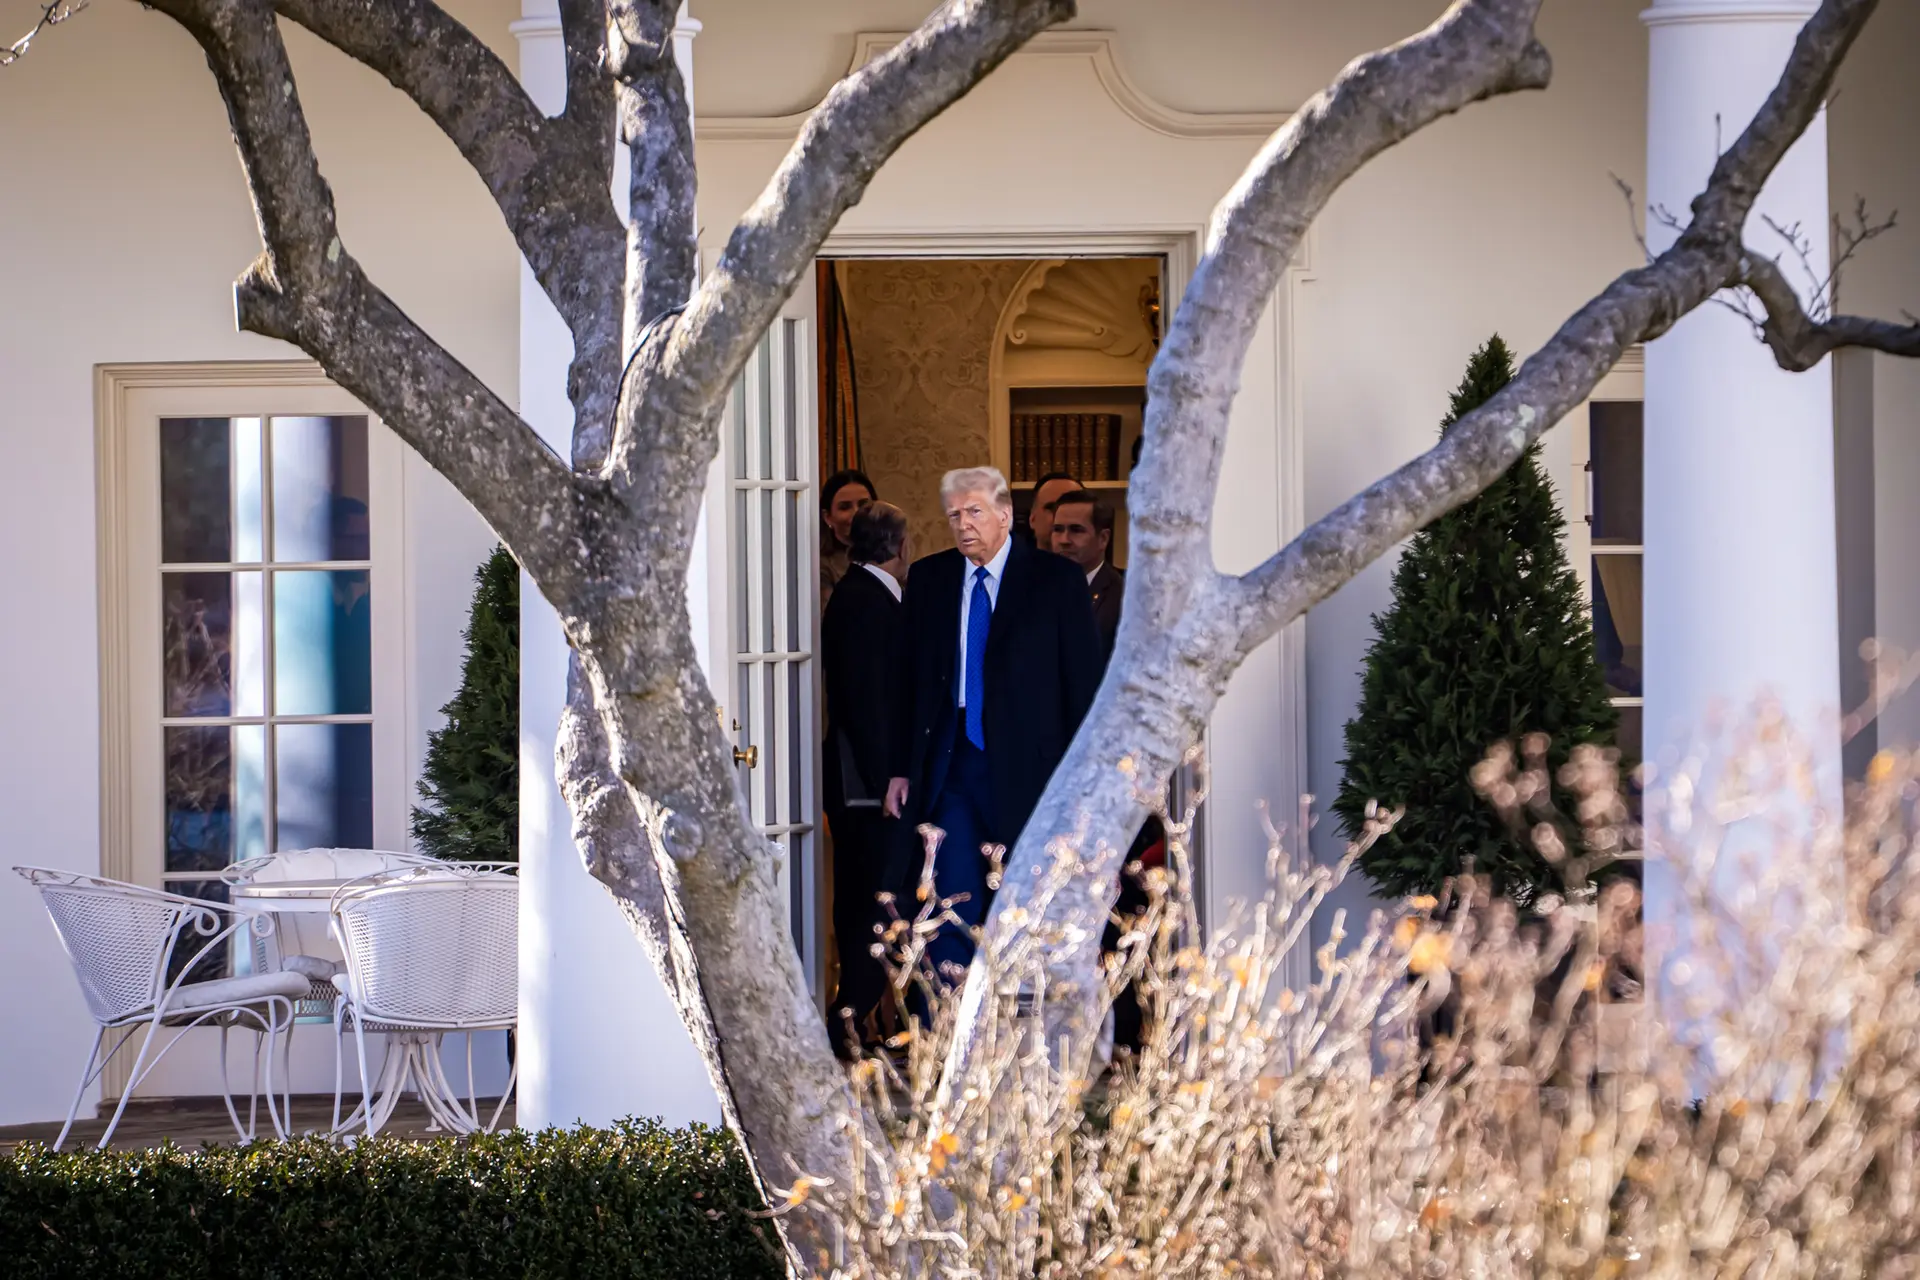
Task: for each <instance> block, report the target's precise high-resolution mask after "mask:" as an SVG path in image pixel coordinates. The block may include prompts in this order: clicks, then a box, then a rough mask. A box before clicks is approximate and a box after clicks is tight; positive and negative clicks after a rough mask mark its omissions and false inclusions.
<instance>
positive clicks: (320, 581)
mask: <svg viewBox="0 0 1920 1280" xmlns="http://www.w3.org/2000/svg"><path fill="white" fill-rule="evenodd" d="M369 618H370V607H369V600H368V581H367V571H366V570H365V569H330V570H329V569H298V570H282V571H280V572H278V573H276V574H274V575H273V707H274V712H275V714H277V715H283V716H326V715H368V714H370V713H371V712H372V711H373V632H372V627H371V624H370V621H369Z"/></svg>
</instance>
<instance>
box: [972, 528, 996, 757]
mask: <svg viewBox="0 0 1920 1280" xmlns="http://www.w3.org/2000/svg"><path fill="white" fill-rule="evenodd" d="M992 622H993V597H992V596H990V595H988V594H987V568H986V566H985V565H982V566H980V567H979V568H978V569H975V570H974V571H973V600H972V601H971V602H970V603H969V604H968V605H967V673H966V679H967V741H968V742H971V743H972V744H973V745H974V746H975V747H977V748H979V749H980V750H981V751H985V750H986V749H987V730H986V726H985V725H983V724H982V723H981V718H982V717H983V716H984V715H985V714H986V710H987V627H988V626H989V625H990V624H991V623H992Z"/></svg>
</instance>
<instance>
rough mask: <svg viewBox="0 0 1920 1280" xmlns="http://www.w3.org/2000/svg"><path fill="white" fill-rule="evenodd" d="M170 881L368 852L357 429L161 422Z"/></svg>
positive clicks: (365, 577) (368, 729)
mask: <svg viewBox="0 0 1920 1280" xmlns="http://www.w3.org/2000/svg"><path fill="white" fill-rule="evenodd" d="M159 430H160V439H159V463H160V465H159V477H158V479H159V486H160V494H159V497H160V504H159V506H160V544H161V545H160V566H159V572H160V577H161V582H160V604H161V618H160V622H161V627H160V635H159V637H158V643H159V646H160V649H161V652H160V654H159V658H160V662H161V667H162V672H161V681H160V687H161V698H162V703H163V705H162V707H161V719H160V731H161V735H162V738H163V743H162V760H163V774H164V779H163V785H162V795H163V804H164V808H165V814H164V844H165V848H164V862H163V864H162V879H163V880H164V881H165V882H167V885H168V887H169V888H171V889H174V890H175V891H178V892H185V893H192V894H202V893H212V892H213V891H214V888H215V886H214V885H213V884H212V883H211V879H212V875H213V873H215V872H218V871H219V870H220V868H222V867H224V866H226V865H227V864H228V863H230V862H235V861H238V860H239V859H242V858H248V857H253V856H256V855H259V854H263V853H268V852H272V851H275V850H280V849H298V848H308V847H314V846H348V847H360V848H365V847H369V846H371V845H372V843H373V638H372V627H371V616H372V614H371V611H372V609H373V607H374V602H373V600H372V599H371V591H370V571H371V568H372V547H371V541H370V538H371V533H370V521H371V518H372V515H373V512H372V511H371V509H370V492H369V484H368V479H369V459H368V432H369V423H368V420H367V418H366V417H365V416H364V415H343V416H330V417H329V416H285V417H271V416H263V417H231V418H201V417H193V418H189V417H163V418H161V419H160V423H159Z"/></svg>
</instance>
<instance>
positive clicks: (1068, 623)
mask: <svg viewBox="0 0 1920 1280" xmlns="http://www.w3.org/2000/svg"><path fill="white" fill-rule="evenodd" d="M971 569H972V566H971V565H970V564H968V563H967V561H966V559H965V557H963V556H962V555H961V554H960V553H959V552H958V551H942V552H939V553H938V554H936V555H931V556H927V557H926V558H925V559H922V560H919V561H916V562H915V564H914V566H913V572H912V573H911V574H910V575H909V577H908V582H909V584H910V585H909V586H908V588H907V661H906V662H905V663H903V664H902V684H901V691H900V694H899V696H898V697H897V699H896V701H895V713H896V715H898V716H899V720H898V722H897V723H898V728H897V730H896V733H897V737H896V739H895V748H894V751H895V754H894V769H893V773H894V776H895V777H902V778H906V779H907V781H908V787H909V790H908V796H907V810H908V812H907V814H906V816H907V818H908V822H907V824H906V825H907V829H908V830H909V831H911V830H912V829H913V827H914V826H916V825H917V824H919V823H921V822H924V821H926V819H927V815H928V814H929V813H931V811H932V806H933V802H934V800H935V799H936V798H937V797H938V795H939V793H940V788H941V786H942V785H943V784H944V783H945V781H946V776H947V762H948V761H949V760H950V759H951V758H952V755H953V739H954V732H955V725H956V724H957V711H958V708H957V707H956V706H955V705H954V704H955V701H956V700H957V698H958V695H959V691H958V689H957V688H956V683H955V682H956V681H957V680H958V679H959V678H960V677H959V674H958V673H957V672H956V670H955V668H956V667H957V666H958V665H959V655H960V584H961V582H962V581H963V580H964V578H965V575H966V574H967V573H968V572H970V571H971ZM1099 684H1100V632H1099V629H1098V628H1097V627H1096V626H1095V624H1094V620H1093V598H1092V596H1091V595H1090V594H1089V593H1088V591H1087V580H1086V575H1085V574H1083V573H1082V572H1081V571H1080V568H1079V566H1077V565H1075V564H1074V563H1073V562H1072V561H1070V560H1068V559H1066V558H1065V557H1063V556H1056V555H1053V554H1051V553H1047V552H1041V551H1035V550H1034V549H1033V548H1031V547H1028V546H1027V545H1025V544H1024V543H1022V542H1020V541H1019V540H1018V539H1015V540H1014V542H1013V547H1012V550H1011V551H1009V552H1008V555H1007V568H1006V576H1005V578H1004V579H1003V580H1002V581H1001V584H1000V596H999V599H998V601H997V602H996V603H995V605H994V610H993V622H992V625H991V626H990V627H989V628H988V631H987V668H986V699H987V705H986V706H985V708H983V710H982V713H981V715H982V721H983V724H982V727H983V729H984V731H985V733H986V739H987V752H986V754H987V771H988V773H989V775H990V776H991V778H992V783H993V813H992V814H991V815H989V817H990V838H991V839H992V840H993V841H994V842H995V843H998V844H1005V845H1009V846H1011V845H1012V844H1013V842H1014V841H1015V840H1016V839H1018V838H1019V835H1020V829H1021V828H1022V827H1024V826H1026V824H1027V818H1028V817H1029V816H1030V815H1031V814H1032V813H1033V808H1034V806H1035V805H1036V804H1038V803H1039V802H1040V793H1041V792H1042V791H1044V790H1045V789H1046V786H1047V779H1048V778H1050V777H1052V776H1053V770H1054V767H1055V766H1056V765H1058V764H1059V763H1060V758H1061V757H1062V756H1064V755H1065V754H1066V752H1067V744H1068V743H1070V742H1071V741H1073V735H1074V732H1075V730H1077V729H1078V728H1079V727H1080V721H1081V720H1082V718H1084V717H1085V716H1086V714H1087V708H1088V707H1090V706H1092V705H1093V694H1094V690H1096V689H1097V688H1098V687H1099Z"/></svg>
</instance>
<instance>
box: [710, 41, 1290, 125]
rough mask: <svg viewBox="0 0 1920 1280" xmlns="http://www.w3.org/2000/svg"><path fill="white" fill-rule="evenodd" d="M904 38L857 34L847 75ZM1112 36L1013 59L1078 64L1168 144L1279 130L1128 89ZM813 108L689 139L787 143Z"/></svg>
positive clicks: (1247, 114)
mask: <svg viewBox="0 0 1920 1280" xmlns="http://www.w3.org/2000/svg"><path fill="white" fill-rule="evenodd" d="M906 38H907V33H906V32H900V31H863V32H861V33H860V34H859V35H857V36H855V37H854V41H853V58H852V61H851V62H850V63H849V64H848V67H847V74H849V75H851V74H852V73H853V72H855V71H858V70H860V69H861V68H862V67H864V66H866V65H867V64H868V63H870V62H872V61H873V60H874V59H876V58H878V57H880V56H881V55H882V54H884V53H886V52H887V50H889V49H891V48H893V47H894V46H895V45H897V44H899V43H900V42H901V41H902V40H905V39H906ZM1118 43H1119V38H1118V36H1117V34H1116V33H1115V32H1112V31H1043V32H1041V33H1040V34H1039V35H1037V36H1035V37H1034V38H1033V39H1032V40H1030V41H1028V42H1027V43H1026V44H1025V45H1024V46H1022V47H1021V48H1020V49H1019V51H1018V52H1016V53H1014V55H1013V57H1012V58H1011V59H1009V61H1013V60H1016V59H1031V58H1050V59H1053V60H1055V61H1059V62H1065V63H1073V62H1079V63H1082V64H1084V65H1085V66H1086V67H1087V68H1088V69H1089V70H1091V71H1092V72H1093V74H1094V76H1095V77H1096V78H1097V79H1098V80H1099V82H1100V87H1101V88H1102V89H1104V90H1105V91H1106V94H1107V97H1108V98H1109V99H1111V100H1112V102H1113V105H1114V106H1115V107H1117V108H1118V109H1119V110H1120V111H1121V112H1122V113H1123V114H1125V115H1126V116H1128V117H1129V118H1130V119H1132V120H1133V121H1134V122H1135V123H1136V124H1139V125H1140V126H1142V127H1143V128H1146V129H1151V130H1152V131H1153V132H1155V133H1160V134H1165V135H1166V136H1167V137H1169V138H1185V139H1196V138H1198V139H1206V138H1264V137H1266V136H1268V135H1269V134H1271V133H1273V132H1274V131H1275V130H1276V129H1278V128H1279V127H1280V126H1281V125H1283V124H1285V123H1286V122H1287V120H1288V118H1289V117H1290V116H1291V115H1292V114H1293V113H1292V112H1291V111H1183V110H1181V109H1180V108H1178V107H1173V106H1169V105H1167V104H1166V103H1164V102H1161V101H1160V100H1158V99H1157V98H1154V97H1153V96H1151V95H1150V94H1148V93H1147V92H1146V91H1145V90H1143V89H1141V88H1140V87H1139V86H1138V85H1137V84H1135V83H1134V81H1133V79H1132V78H1131V77H1130V76H1128V75H1127V73H1126V69H1125V67H1124V66H1123V64H1122V63H1121V60H1120V58H1119V56H1118V54H1117V52H1116V47H1117V45H1118ZM818 106H819V103H817V102H816V103H815V104H814V105H813V106H811V107H808V108H806V109H805V110H802V111H795V112H791V113H789V114H787V115H778V116H708V115H701V114H700V113H699V111H698V109H697V108H696V110H695V112H694V134H695V136H696V137H698V138H699V139H701V140H702V141H716V142H719V141H724V142H791V141H792V140H793V139H794V138H796V137H798V136H799V133H800V129H801V126H803V125H805V124H806V122H807V118H808V117H809V116H811V115H812V114H813V112H814V111H815V110H816V109H817V108H818Z"/></svg>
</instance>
